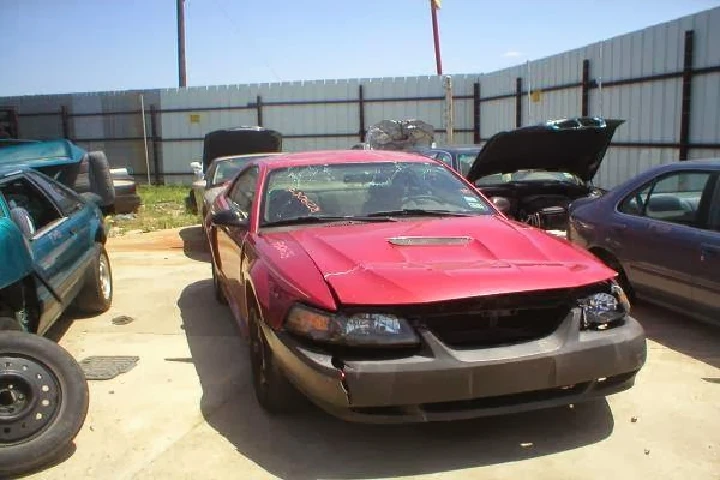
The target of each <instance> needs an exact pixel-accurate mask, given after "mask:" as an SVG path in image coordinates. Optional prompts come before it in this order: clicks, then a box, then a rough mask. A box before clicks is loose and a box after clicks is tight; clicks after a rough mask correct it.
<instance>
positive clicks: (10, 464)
mask: <svg viewBox="0 0 720 480" xmlns="http://www.w3.org/2000/svg"><path fill="white" fill-rule="evenodd" d="M0 358H2V359H3V361H2V364H0V395H2V396H3V397H2V398H4V403H2V402H0V408H4V409H5V412H4V413H5V414H4V415H2V416H0V478H8V477H10V476H15V475H20V474H23V473H28V472H30V471H33V470H35V469H37V468H39V467H42V466H45V465H47V464H48V463H50V462H52V461H53V460H56V459H57V458H58V457H59V456H60V455H61V454H62V453H64V452H65V451H66V449H67V447H68V445H69V444H70V442H72V440H73V439H74V438H75V436H76V435H77V434H78V432H79V431H80V428H81V427H82V425H83V423H85V417H86V416H87V412H88V405H89V402H90V395H89V392H88V385H87V381H86V380H85V375H84V374H83V371H82V369H81V368H80V365H78V363H77V362H76V361H75V359H74V358H73V357H72V356H71V355H70V354H69V353H68V352H66V351H65V350H64V349H63V348H62V347H60V346H59V345H58V344H56V343H55V342H53V341H51V340H48V339H47V338H43V337H40V336H37V335H33V334H30V333H21V332H2V333H0ZM18 367H20V368H18ZM38 372H43V373H42V374H40V375H41V378H40V379H38V377H37V375H38ZM28 373H30V374H28ZM11 382H12V383H11ZM10 385H12V386H13V389H9V388H8V387H9V386H10ZM25 393H29V395H27V396H25V395H24V394H25ZM25 398H30V399H31V400H29V401H27V400H25V401H23V400H24V399H25ZM45 402H47V404H46V403H45ZM16 407H17V408H16ZM11 410H14V412H12V411H11ZM40 412H42V413H40ZM37 415H40V416H41V417H42V418H41V419H38V417H37ZM29 417H31V420H32V422H33V423H31V422H30V421H29V420H30V418H29ZM26 420H27V421H26ZM36 421H37V422H41V423H40V424H38V423H35V422H36ZM28 424H29V427H28ZM27 428H29V431H28V430H26V429H27Z"/></svg>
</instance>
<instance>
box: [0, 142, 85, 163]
mask: <svg viewBox="0 0 720 480" xmlns="http://www.w3.org/2000/svg"><path fill="white" fill-rule="evenodd" d="M84 154H85V150H83V149H82V148H80V147H78V146H77V145H75V144H73V143H72V142H70V141H68V140H41V141H37V142H28V143H23V144H16V145H11V146H6V147H4V148H0V166H5V165H23V166H28V167H30V168H42V167H54V166H58V165H69V164H73V163H78V162H80V161H81V160H82V157H83V155H84Z"/></svg>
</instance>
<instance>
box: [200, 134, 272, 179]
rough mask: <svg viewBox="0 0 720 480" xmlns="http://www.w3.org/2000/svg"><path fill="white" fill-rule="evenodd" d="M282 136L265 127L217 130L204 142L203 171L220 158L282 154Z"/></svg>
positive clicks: (208, 135) (206, 137)
mask: <svg viewBox="0 0 720 480" xmlns="http://www.w3.org/2000/svg"><path fill="white" fill-rule="evenodd" d="M281 150H282V134H281V133H280V132H277V131H275V130H270V129H267V128H263V127H235V128H227V129H224V130H215V131H212V132H210V133H207V134H206V135H205V139H204V141H203V171H207V169H208V167H209V166H210V163H211V162H212V161H213V160H214V159H216V158H218V157H227V156H230V155H247V154H251V153H265V152H280V151H281Z"/></svg>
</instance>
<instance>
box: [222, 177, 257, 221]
mask: <svg viewBox="0 0 720 480" xmlns="http://www.w3.org/2000/svg"><path fill="white" fill-rule="evenodd" d="M257 179H258V168H257V167H251V168H249V169H247V170H245V171H244V172H243V173H241V174H240V175H239V176H238V177H237V179H236V180H235V183H234V184H233V185H232V187H231V188H232V190H230V194H229V195H228V197H229V198H230V200H232V202H233V203H234V204H235V208H237V210H239V211H240V213H242V214H244V215H245V217H249V216H250V208H251V206H252V201H253V198H254V197H255V188H256V185H257Z"/></svg>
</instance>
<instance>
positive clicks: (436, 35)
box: [430, 0, 443, 75]
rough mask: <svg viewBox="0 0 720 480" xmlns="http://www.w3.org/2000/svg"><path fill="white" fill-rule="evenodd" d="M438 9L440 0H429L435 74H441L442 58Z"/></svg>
mask: <svg viewBox="0 0 720 480" xmlns="http://www.w3.org/2000/svg"><path fill="white" fill-rule="evenodd" d="M439 9H440V0H430V14H431V15H432V28H433V41H434V43H435V63H436V66H437V74H438V75H442V73H443V69H442V60H441V59H440V32H439V29H438V19H437V11H438V10H439Z"/></svg>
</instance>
